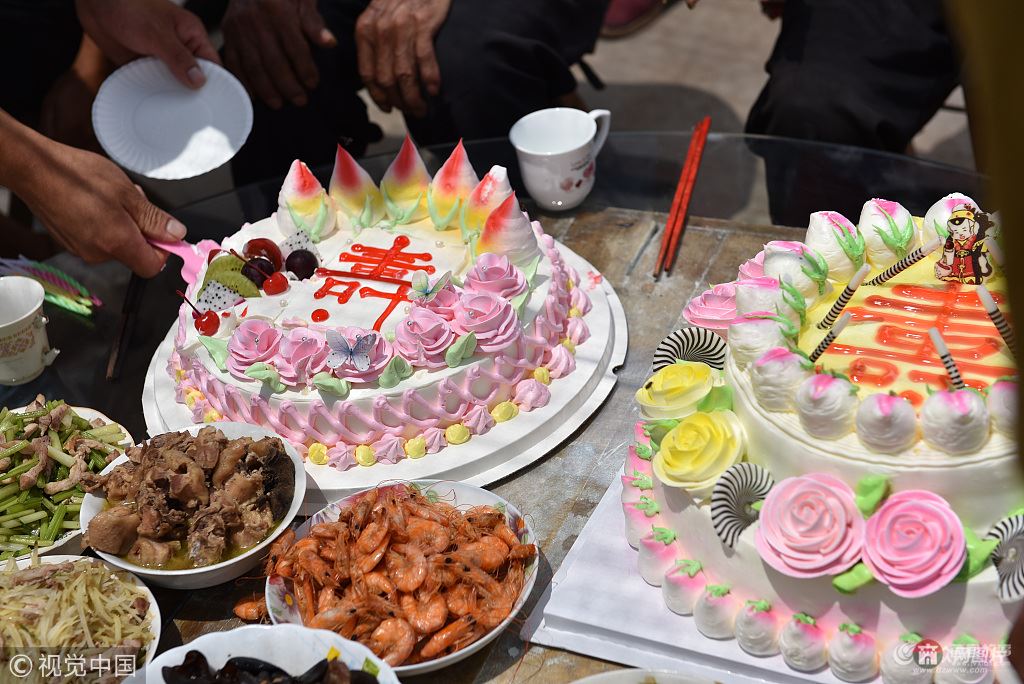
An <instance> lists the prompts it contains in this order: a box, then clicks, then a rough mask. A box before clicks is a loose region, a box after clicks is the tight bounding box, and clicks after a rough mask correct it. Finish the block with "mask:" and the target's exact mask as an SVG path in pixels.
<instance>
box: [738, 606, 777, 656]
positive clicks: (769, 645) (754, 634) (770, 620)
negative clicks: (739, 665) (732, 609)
mask: <svg viewBox="0 0 1024 684" xmlns="http://www.w3.org/2000/svg"><path fill="white" fill-rule="evenodd" d="M736 643H738V644H739V645H740V648H742V649H743V650H744V651H746V652H747V653H749V654H750V655H754V656H759V657H766V656H773V655H776V654H778V652H779V623H778V621H777V620H776V618H775V614H774V613H772V611H771V608H770V607H769V608H768V610H762V609H761V608H759V607H758V605H757V603H756V602H748V603H747V604H746V605H745V606H743V607H742V608H740V612H739V615H737V616H736Z"/></svg>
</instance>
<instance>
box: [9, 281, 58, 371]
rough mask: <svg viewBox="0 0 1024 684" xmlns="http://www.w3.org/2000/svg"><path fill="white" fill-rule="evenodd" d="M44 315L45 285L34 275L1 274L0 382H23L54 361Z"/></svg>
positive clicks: (53, 350)
mask: <svg viewBox="0 0 1024 684" xmlns="http://www.w3.org/2000/svg"><path fill="white" fill-rule="evenodd" d="M47 322H48V321H47V319H46V316H44V315H43V286H42V285H40V284H39V283H37V282H36V281H34V280H32V279H31V278H23V277H22V276H5V277H3V278H0V385H22V384H24V383H26V382H28V381H30V380H34V379H35V378H36V377H38V376H39V374H40V373H42V372H43V369H44V368H45V367H46V366H49V365H50V364H51V363H53V360H54V359H55V358H56V357H57V354H58V352H57V350H56V349H50V343H49V341H48V340H47V338H46V324H47Z"/></svg>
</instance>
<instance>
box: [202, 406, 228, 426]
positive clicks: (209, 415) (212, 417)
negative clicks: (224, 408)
mask: <svg viewBox="0 0 1024 684" xmlns="http://www.w3.org/2000/svg"><path fill="white" fill-rule="evenodd" d="M223 417H224V416H222V415H221V414H220V411H218V410H217V409H215V408H211V409H206V413H204V414H203V422H204V423H216V422H217V421H218V420H220V419H221V418H223Z"/></svg>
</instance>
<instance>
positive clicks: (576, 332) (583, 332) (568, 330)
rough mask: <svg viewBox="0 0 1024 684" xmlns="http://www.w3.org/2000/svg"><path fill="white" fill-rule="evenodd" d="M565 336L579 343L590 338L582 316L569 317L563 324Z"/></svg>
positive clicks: (576, 343)
mask: <svg viewBox="0 0 1024 684" xmlns="http://www.w3.org/2000/svg"><path fill="white" fill-rule="evenodd" d="M565 336H566V337H568V338H569V339H570V340H572V343H573V344H575V345H580V344H583V343H584V342H586V341H587V340H589V339H590V328H589V327H588V326H587V323H586V321H584V320H583V319H582V318H570V319H569V321H568V322H567V323H566V324H565Z"/></svg>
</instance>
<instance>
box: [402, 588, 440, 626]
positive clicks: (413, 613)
mask: <svg viewBox="0 0 1024 684" xmlns="http://www.w3.org/2000/svg"><path fill="white" fill-rule="evenodd" d="M399 607H400V608H401V609H402V613H403V614H404V615H405V619H406V620H408V621H409V624H410V625H412V628H413V629H415V630H416V632H417V633H419V634H433V633H434V632H436V631H437V630H439V629H441V628H442V627H444V623H445V621H446V620H447V619H448V606H447V605H446V604H445V599H444V597H443V596H438V595H434V596H431V597H430V598H428V599H427V600H425V601H418V600H416V598H415V597H414V596H413V595H412V594H403V595H402V598H401V600H400V601H399Z"/></svg>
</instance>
